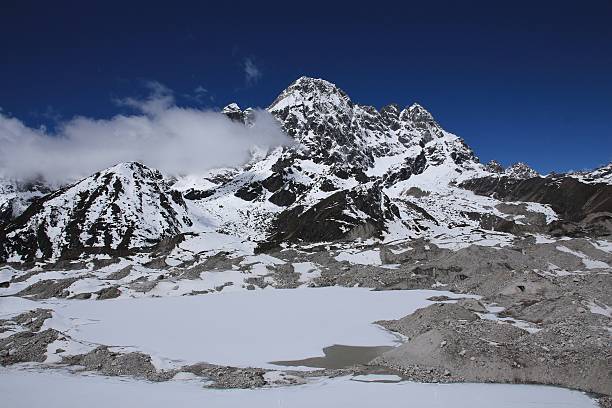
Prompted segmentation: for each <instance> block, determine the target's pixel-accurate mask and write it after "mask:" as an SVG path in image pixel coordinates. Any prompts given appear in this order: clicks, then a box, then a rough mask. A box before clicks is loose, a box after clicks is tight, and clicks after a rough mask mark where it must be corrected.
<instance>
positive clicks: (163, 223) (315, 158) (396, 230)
mask: <svg viewBox="0 0 612 408" xmlns="http://www.w3.org/2000/svg"><path fill="white" fill-rule="evenodd" d="M268 111H269V112H270V114H272V115H273V116H274V117H275V118H276V119H277V120H278V121H279V122H280V125H281V127H282V129H283V130H284V131H285V132H286V133H287V134H288V135H290V136H291V137H293V138H294V139H295V142H296V143H295V144H293V145H290V146H280V147H278V148H276V149H274V150H273V151H271V152H270V153H268V154H263V153H262V152H258V153H256V154H254V156H253V158H252V159H251V160H250V161H249V163H247V164H246V165H244V166H243V167H240V168H235V169H216V170H211V171H209V172H208V174H205V175H182V176H177V175H166V176H172V177H167V178H166V179H164V177H163V176H162V175H161V174H160V173H159V172H157V171H156V170H152V169H149V168H147V167H145V166H143V165H141V164H138V163H124V164H120V165H117V166H114V167H111V168H109V169H106V170H103V171H101V172H99V173H97V174H95V175H93V176H91V177H88V178H86V179H84V180H81V181H80V182H78V183H76V184H74V185H71V186H68V187H65V188H62V189H60V190H58V191H56V192H54V193H52V194H49V195H46V196H44V197H41V198H40V199H38V200H35V201H34V202H33V204H32V205H31V206H30V207H29V208H28V209H27V210H26V211H25V212H23V214H21V215H20V216H19V217H17V218H15V219H14V220H13V221H11V222H9V223H6V224H5V225H4V227H3V229H1V230H0V238H1V240H0V259H4V260H8V261H24V260H25V261H33V260H40V259H47V260H48V259H58V258H60V257H64V258H71V257H72V258H74V257H78V256H80V255H82V254H87V253H90V254H95V253H105V254H123V253H127V252H129V250H146V249H147V248H151V247H153V246H154V245H155V244H156V243H158V242H160V241H161V240H164V239H166V238H171V237H173V236H177V235H178V234H181V233H185V232H190V233H196V234H197V233H201V232H214V233H222V234H228V235H232V236H235V237H240V238H241V239H246V240H250V241H252V242H254V243H256V244H258V245H259V248H260V250H265V249H268V248H272V247H275V246H278V245H292V244H298V245H299V244H304V243H321V242H331V241H338V240H344V241H354V240H361V241H363V240H375V241H376V240H380V241H383V242H388V241H394V240H401V239H414V238H424V239H427V240H430V241H432V242H435V243H436V244H438V245H448V246H451V247H452V246H456V245H461V242H475V241H479V242H489V243H495V242H510V241H512V239H513V236H514V235H513V234H519V233H525V232H547V231H548V230H549V229H550V228H552V227H551V225H553V223H554V222H557V221H558V218H559V216H560V215H562V216H563V215H565V216H568V217H569V218H571V220H570V221H571V222H580V221H581V220H582V219H583V218H584V217H587V216H588V215H589V214H592V213H593V212H594V211H597V212H598V213H602V214H604V215H603V217H604V218H605V217H608V215H605V214H608V213H612V208H610V206H611V205H612V204H611V203H610V201H609V200H608V199H607V198H605V197H608V196H607V194H608V191H607V190H606V191H603V190H602V188H604V187H601V186H597V187H588V188H586V189H584V188H582V187H579V188H577V187H571V188H569V187H568V188H569V189H566V188H565V187H562V188H561V190H562V191H563V194H560V193H558V188H557V189H556V190H555V188H553V186H559V185H561V184H562V182H563V180H565V179H566V178H567V177H565V178H563V177H562V178H563V180H561V179H560V178H559V177H557V178H550V177H549V178H544V177H541V176H540V175H538V173H537V172H535V171H534V170H532V169H531V168H529V166H527V165H526V164H524V163H517V164H515V165H513V166H511V167H510V168H508V169H506V170H504V169H503V167H502V166H501V165H500V164H499V163H497V162H491V163H489V164H487V165H483V164H480V163H479V160H478V158H477V157H476V155H475V154H474V153H473V151H472V150H471V149H470V148H469V147H468V146H467V145H466V143H465V142H464V141H463V140H462V139H461V138H459V137H458V136H456V135H454V134H452V133H450V132H447V131H445V130H444V129H443V128H442V127H441V126H440V125H439V124H438V123H437V122H436V121H435V119H434V118H433V116H432V115H431V114H430V113H429V112H428V111H427V110H425V109H424V108H423V107H422V106H420V105H418V104H416V103H415V104H412V105H410V106H407V107H405V108H401V107H400V106H398V105H394V104H391V105H387V106H385V107H383V108H382V109H380V110H378V109H376V108H374V107H371V106H366V105H360V104H357V103H355V102H353V101H352V100H351V99H350V97H349V96H348V95H347V94H346V93H345V92H344V91H343V90H341V89H340V88H338V87H337V86H336V85H334V84H332V83H330V82H328V81H325V80H322V79H314V78H308V77H302V78H299V79H298V80H297V81H295V82H294V83H292V84H291V85H290V86H289V87H288V88H287V89H285V90H284V91H283V92H281V93H280V95H279V96H278V97H277V98H276V100H275V101H274V102H273V103H272V104H271V105H270V106H269V107H268ZM222 113H224V114H225V115H226V116H227V117H228V120H232V121H236V122H240V123H242V124H244V126H251V125H252V121H253V118H254V116H253V115H254V114H255V111H254V110H252V109H245V110H242V109H241V108H240V107H239V105H238V104H235V103H233V104H230V105H228V106H226V107H225V108H224V109H223V110H222ZM593 173H594V174H592V175H585V174H583V175H580V176H578V175H572V177H573V178H572V181H573V182H574V183H576V184H577V185H579V186H584V185H586V184H584V183H583V182H582V179H585V180H586V179H589V180H592V179H596V178H598V177H599V178H601V179H605V177H607V176H606V175H607V174H608V173H606V170H605V169H600V170H598V171H597V172H593ZM608 175H609V174H608ZM581 177H582V179H581ZM560 180H561V181H560ZM570 184H571V183H570ZM570 184H567V185H568V186H569V185H570ZM527 185H529V186H531V187H530V188H533V189H535V190H537V189H538V188H540V189H542V188H543V189H544V190H546V191H547V192H548V193H546V194H545V193H535V192H534V193H532V194H527V193H525V188H527V187H525V186H527ZM572 185H574V184H572ZM538 186H539V187H538ZM544 187H546V188H544ZM528 190H529V189H528ZM535 190H534V191H535ZM529 191H531V190H529ZM538 191H540V190H538ZM542 191H543V190H542ZM602 191H603V192H602ZM572 194H579V195H580V196H581V198H580V200H577V202H578V201H580V202H586V201H588V200H589V198H590V197H592V196H597V195H598V194H599V196H598V197H600V198H598V199H597V200H595V201H591V202H596V203H597V205H595V206H590V207H589V206H587V207H585V208H582V209H580V211H578V210H576V211H574V210H571V211H570V210H566V207H565V206H563V205H560V204H558V203H557V201H558V200H560V199H563V200H567V199H568V196H570V199H571V196H572ZM558 197H560V198H558ZM601 197H604V198H603V199H602V198H601ZM583 198H584V200H583ZM581 200H582V201H581ZM585 200H586V201H585ZM504 201H513V202H514V203H513V204H506V203H504ZM517 201H520V202H523V203H522V204H521V203H518V204H517V203H515V202H517ZM525 202H528V203H525ZM18 212H19V211H17V212H13V213H14V215H17V214H16V213H18ZM598 219H599V220H601V219H602V218H601V217H599V218H598ZM605 219H607V218H605ZM606 222H607V221H606ZM600 224H601V225H603V224H605V222H604V223H603V224H602V223H600ZM600 224H598V225H600ZM601 225H600V226H601ZM0 228H2V227H0ZM598 228H599V227H598ZM602 228H603V229H597V231H599V232H597V233H603V232H605V231H606V228H607V227H602ZM564 231H566V232H567V229H566V230H564ZM591 231H593V230H591ZM500 232H501V233H500Z"/></svg>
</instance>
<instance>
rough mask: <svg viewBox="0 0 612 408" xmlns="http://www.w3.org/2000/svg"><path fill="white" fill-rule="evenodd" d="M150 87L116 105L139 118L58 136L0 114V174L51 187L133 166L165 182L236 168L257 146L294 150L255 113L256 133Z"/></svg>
mask: <svg viewBox="0 0 612 408" xmlns="http://www.w3.org/2000/svg"><path fill="white" fill-rule="evenodd" d="M148 87H149V88H150V90H151V95H150V96H149V97H147V98H146V99H144V100H140V99H134V98H126V99H123V100H121V102H120V103H121V104H122V105H125V106H130V107H133V108H135V109H137V110H139V111H141V112H142V113H141V114H134V115H117V116H115V117H113V118H111V119H104V120H100V119H93V118H86V117H76V118H73V119H71V120H69V121H67V122H63V123H61V124H60V125H59V126H58V127H57V129H58V130H57V131H56V132H55V133H49V132H47V131H46V130H45V129H44V128H41V129H35V128H31V127H28V126H26V125H25V124H24V123H23V122H22V121H20V120H19V119H16V118H14V117H11V116H8V115H6V114H4V113H1V112H0V168H1V169H2V171H3V172H4V173H7V174H8V175H9V176H14V177H20V178H28V177H35V176H38V175H42V176H43V177H45V178H46V179H48V180H50V181H66V180H71V179H74V178H78V177H84V176H88V175H90V174H92V173H94V172H96V171H98V170H101V169H103V168H106V167H109V166H112V165H114V164H116V163H118V162H123V161H133V160H135V161H140V162H142V163H144V164H146V165H148V166H151V167H155V168H158V169H160V170H162V171H163V172H166V173H168V174H181V173H198V172H202V171H205V170H208V169H211V168H216V167H225V166H238V165H241V164H243V163H245V162H246V161H248V160H249V158H250V155H251V151H252V149H253V147H255V146H257V147H259V148H262V149H270V148H273V147H275V146H278V145H287V144H290V143H292V142H293V140H292V139H291V138H289V137H288V136H287V135H286V134H285V133H283V132H282V131H281V129H280V127H279V124H278V122H277V121H276V120H275V119H274V118H273V117H272V116H271V115H270V114H269V113H268V112H266V111H264V110H256V114H255V122H254V124H253V126H252V127H246V126H244V125H242V124H241V123H236V122H232V121H231V120H229V119H228V118H226V117H225V115H223V114H221V113H218V112H212V111H206V110H200V109H193V108H182V107H178V106H176V105H175V104H174V98H173V95H172V92H171V91H170V90H169V89H168V88H166V87H164V86H163V85H161V84H159V83H155V82H152V83H149V85H148Z"/></svg>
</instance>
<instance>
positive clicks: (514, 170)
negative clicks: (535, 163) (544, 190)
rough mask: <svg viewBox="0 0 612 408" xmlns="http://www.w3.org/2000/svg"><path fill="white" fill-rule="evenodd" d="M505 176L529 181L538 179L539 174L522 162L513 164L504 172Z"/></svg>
mask: <svg viewBox="0 0 612 408" xmlns="http://www.w3.org/2000/svg"><path fill="white" fill-rule="evenodd" d="M505 174H506V176H508V177H511V178H516V179H529V178H534V177H539V176H540V174H539V173H538V172H537V171H535V170H534V169H532V168H531V167H529V165H528V164H526V163H523V162H518V163H514V164H513V165H512V166H510V167H508V168H507V169H506V171H505Z"/></svg>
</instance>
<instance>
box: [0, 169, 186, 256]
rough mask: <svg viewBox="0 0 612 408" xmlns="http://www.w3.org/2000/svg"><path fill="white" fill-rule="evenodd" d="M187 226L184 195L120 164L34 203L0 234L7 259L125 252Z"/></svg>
mask: <svg viewBox="0 0 612 408" xmlns="http://www.w3.org/2000/svg"><path fill="white" fill-rule="evenodd" d="M190 225H191V220H190V218H189V216H188V214H187V209H186V205H185V202H184V201H183V197H182V195H181V194H180V193H179V192H177V191H170V190H169V188H168V186H167V185H166V183H165V181H164V179H163V177H162V175H161V173H159V172H158V171H157V170H152V169H149V168H147V167H146V166H144V165H142V164H139V163H122V164H119V165H116V166H114V167H111V168H108V169H106V170H103V171H101V172H99V173H96V174H94V175H92V176H90V177H88V178H85V179H83V180H81V181H79V182H78V183H76V184H73V185H71V186H68V187H65V188H62V189H60V190H58V191H56V192H54V193H52V194H49V195H46V196H44V197H42V198H40V199H38V200H36V201H35V202H34V203H33V204H32V205H31V206H30V207H28V209H27V210H26V211H25V212H23V213H22V214H21V215H20V216H18V217H17V218H16V219H15V220H13V221H12V222H10V223H8V224H7V225H6V226H5V227H4V229H2V230H0V241H1V242H2V245H1V246H0V257H2V258H3V259H5V260H7V261H32V260H35V259H46V260H49V259H58V258H60V257H67V258H74V257H78V256H79V255H81V254H82V253H104V254H124V255H126V254H128V253H129V250H130V249H137V248H147V247H151V246H153V245H154V244H156V243H158V242H159V241H160V240H162V239H164V238H170V237H173V236H175V235H177V234H179V233H180V232H181V231H182V230H184V229H185V228H186V227H188V226H190Z"/></svg>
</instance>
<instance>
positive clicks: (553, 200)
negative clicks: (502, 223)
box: [460, 176, 612, 235]
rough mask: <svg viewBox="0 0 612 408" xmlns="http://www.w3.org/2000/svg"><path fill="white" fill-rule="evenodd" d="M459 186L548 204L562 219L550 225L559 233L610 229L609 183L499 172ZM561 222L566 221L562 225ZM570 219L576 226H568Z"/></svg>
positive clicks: (611, 200)
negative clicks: (496, 175)
mask: <svg viewBox="0 0 612 408" xmlns="http://www.w3.org/2000/svg"><path fill="white" fill-rule="evenodd" d="M460 186H461V187H463V188H466V189H468V190H472V191H474V192H475V193H476V194H480V195H487V196H491V197H495V198H498V199H501V200H507V201H532V202H537V203H542V204H549V205H550V206H551V208H552V209H553V210H554V211H555V212H556V213H557V214H559V215H560V217H561V218H562V220H563V222H556V223H554V224H553V226H552V227H551V228H552V229H553V230H555V229H559V232H560V233H562V232H565V233H570V235H577V234H580V233H583V234H584V233H593V234H595V235H609V234H610V233H612V229H610V225H611V224H612V186H611V185H609V184H585V183H581V182H580V181H578V180H577V179H575V178H572V177H559V178H557V177H551V178H548V177H547V178H542V177H533V178H529V179H515V178H510V177H507V176H502V177H485V178H477V179H472V180H468V181H465V182H464V183H462V184H461V185H460ZM565 223H570V225H565V226H564V225H563V224H565ZM572 223H574V224H579V226H578V227H577V228H572V227H571V224H572ZM574 227H576V225H574Z"/></svg>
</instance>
